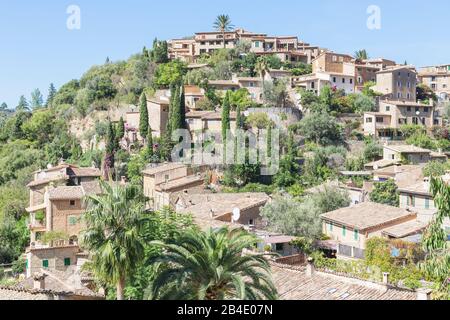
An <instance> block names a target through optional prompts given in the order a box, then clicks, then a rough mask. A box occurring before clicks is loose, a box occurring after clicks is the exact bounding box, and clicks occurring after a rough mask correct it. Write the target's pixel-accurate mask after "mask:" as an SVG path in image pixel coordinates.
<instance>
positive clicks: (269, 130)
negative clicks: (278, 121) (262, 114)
mask: <svg viewBox="0 0 450 320" xmlns="http://www.w3.org/2000/svg"><path fill="white" fill-rule="evenodd" d="M267 157H268V158H271V157H272V124H271V123H269V125H268V126H267Z"/></svg>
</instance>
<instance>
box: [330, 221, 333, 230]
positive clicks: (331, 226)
mask: <svg viewBox="0 0 450 320" xmlns="http://www.w3.org/2000/svg"><path fill="white" fill-rule="evenodd" d="M330 231H333V223H330Z"/></svg>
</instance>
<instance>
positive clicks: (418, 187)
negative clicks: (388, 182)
mask: <svg viewBox="0 0 450 320" xmlns="http://www.w3.org/2000/svg"><path fill="white" fill-rule="evenodd" d="M442 179H443V180H444V182H445V183H447V184H450V174H448V173H447V174H446V175H444V176H443V177H442ZM398 191H399V193H400V207H401V208H405V209H409V210H413V211H416V212H418V219H419V220H420V221H422V222H425V223H430V222H431V220H432V219H433V217H434V215H435V214H436V212H437V210H438V208H437V207H436V204H435V202H434V198H433V195H432V193H431V186H430V179H429V178H428V177H425V178H423V180H422V181H419V182H416V183H414V184H410V185H408V186H402V187H400V188H399V190H398ZM444 225H445V228H446V229H447V230H448V232H449V234H450V219H448V218H446V219H445V221H444Z"/></svg>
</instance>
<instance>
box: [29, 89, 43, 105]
mask: <svg viewBox="0 0 450 320" xmlns="http://www.w3.org/2000/svg"><path fill="white" fill-rule="evenodd" d="M43 104H44V98H43V96H42V93H41V91H40V90H39V89H34V91H33V92H32V93H31V108H32V109H37V108H41V107H42V105H43Z"/></svg>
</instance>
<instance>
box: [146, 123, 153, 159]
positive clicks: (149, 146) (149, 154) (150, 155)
mask: <svg viewBox="0 0 450 320" xmlns="http://www.w3.org/2000/svg"><path fill="white" fill-rule="evenodd" d="M154 154H155V153H154V150H153V134H152V130H151V128H150V130H148V135H147V147H146V149H145V158H146V160H147V161H150V160H152V158H153V156H154Z"/></svg>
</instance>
